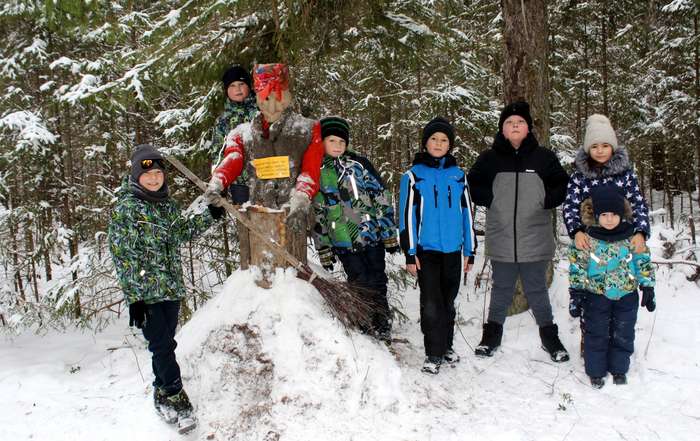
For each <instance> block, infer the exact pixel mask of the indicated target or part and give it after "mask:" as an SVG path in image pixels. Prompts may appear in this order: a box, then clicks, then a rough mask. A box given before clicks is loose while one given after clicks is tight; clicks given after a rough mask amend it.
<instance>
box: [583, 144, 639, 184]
mask: <svg viewBox="0 0 700 441" xmlns="http://www.w3.org/2000/svg"><path fill="white" fill-rule="evenodd" d="M589 159H590V156H589V155H588V153H586V151H585V150H583V148H580V149H579V150H578V152H577V153H576V160H575V161H574V165H575V166H576V170H578V171H579V172H581V174H583V176H585V177H586V178H588V179H597V178H607V177H608V176H615V175H619V174H621V173H623V172H625V171H627V170H629V169H630V168H631V165H630V158H629V155H628V154H627V149H626V148H624V147H622V146H619V147H618V148H617V150H615V151H614V152H613V155H612V157H611V158H610V160H609V161H608V162H607V163H606V164H605V165H603V166H602V167H600V168H592V167H591V164H590V163H589Z"/></svg>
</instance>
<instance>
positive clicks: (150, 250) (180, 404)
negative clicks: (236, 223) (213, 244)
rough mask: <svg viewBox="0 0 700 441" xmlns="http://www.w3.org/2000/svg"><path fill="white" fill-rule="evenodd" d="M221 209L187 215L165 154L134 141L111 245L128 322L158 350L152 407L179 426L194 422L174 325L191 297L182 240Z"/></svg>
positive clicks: (192, 235)
mask: <svg viewBox="0 0 700 441" xmlns="http://www.w3.org/2000/svg"><path fill="white" fill-rule="evenodd" d="M222 215H223V209H222V208H219V207H214V206H209V210H208V211H205V212H204V213H202V214H201V215H195V216H192V217H189V216H185V215H184V214H182V213H181V212H180V210H179V209H178V207H177V205H176V203H175V201H173V200H172V199H171V198H170V197H169V194H168V184H167V182H166V180H165V167H164V162H163V157H162V156H161V155H160V153H158V151H157V150H155V149H154V148H153V147H151V146H150V145H140V146H137V147H136V149H135V150H134V153H133V154H132V156H131V175H130V176H128V177H126V178H125V179H124V182H123V184H122V187H121V189H120V191H119V192H118V201H117V205H116V206H115V207H114V210H113V212H112V221H111V222H110V224H109V230H108V237H109V244H110V251H111V253H112V259H113V261H114V266H115V268H116V272H117V277H118V279H119V284H120V286H121V288H122V291H123V292H124V298H125V300H126V302H127V303H128V304H129V325H130V326H132V325H135V326H136V327H137V328H139V329H143V335H144V337H145V338H146V340H148V349H149V350H150V351H151V352H152V353H153V357H152V365H153V373H154V375H155V381H154V382H153V389H154V390H153V399H154V405H155V407H156V410H157V411H158V412H159V413H160V414H161V415H162V416H163V417H164V418H165V419H166V421H167V422H169V423H173V424H174V423H177V425H178V427H179V429H180V430H181V431H187V430H190V429H191V428H192V427H194V425H195V424H196V422H195V419H194V416H193V415H192V404H191V403H190V401H189V398H188V397H187V394H186V393H185V390H184V389H183V387H182V379H181V377H180V367H179V366H178V364H177V361H176V359H175V347H176V346H177V343H176V342H175V329H176V327H177V321H178V313H179V310H180V300H182V298H184V296H185V284H184V281H183V274H182V263H181V260H180V245H182V244H183V243H184V242H187V241H190V240H192V239H193V238H195V237H196V236H197V235H199V234H200V233H202V232H203V231H205V230H206V229H207V228H208V227H209V225H211V224H212V221H213V218H220V217H221V216H222Z"/></svg>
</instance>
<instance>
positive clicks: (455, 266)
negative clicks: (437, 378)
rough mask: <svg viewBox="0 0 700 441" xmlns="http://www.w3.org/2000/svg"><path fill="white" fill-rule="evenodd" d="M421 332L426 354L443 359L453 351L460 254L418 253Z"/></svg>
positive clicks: (460, 272)
mask: <svg viewBox="0 0 700 441" xmlns="http://www.w3.org/2000/svg"><path fill="white" fill-rule="evenodd" d="M417 256H418V260H419V261H420V267H421V269H420V270H418V285H419V286H420V329H421V331H422V332H423V345H424V346H425V355H427V356H429V357H442V356H443V355H445V353H446V352H447V351H448V350H449V349H452V339H453V337H454V327H455V315H456V311H455V298H457V293H458V292H459V281H460V279H461V277H462V253H461V252H460V251H457V252H454V253H440V252H437V251H419V252H418V254H417Z"/></svg>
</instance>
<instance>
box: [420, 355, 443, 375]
mask: <svg viewBox="0 0 700 441" xmlns="http://www.w3.org/2000/svg"><path fill="white" fill-rule="evenodd" d="M441 363H442V357H433V356H428V357H425V360H424V361H423V368H422V369H421V371H423V372H425V373H426V374H432V375H436V374H437V373H438V372H440V364H441Z"/></svg>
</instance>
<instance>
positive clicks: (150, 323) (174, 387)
mask: <svg viewBox="0 0 700 441" xmlns="http://www.w3.org/2000/svg"><path fill="white" fill-rule="evenodd" d="M179 313H180V302H179V301H175V300H167V301H163V302H158V303H154V304H152V305H147V310H146V322H145V323H144V326H143V336H144V337H146V340H148V350H149V351H151V353H152V354H153V356H152V358H151V365H152V366H153V374H154V375H155V380H154V381H153V387H155V388H160V389H162V390H163V391H164V392H165V393H166V395H174V394H176V393H178V392H180V390H181V389H182V379H181V378H180V366H178V364H177V361H176V360H175V348H176V347H177V342H176V341H175V329H176V328H177V317H178V314H179Z"/></svg>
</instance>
